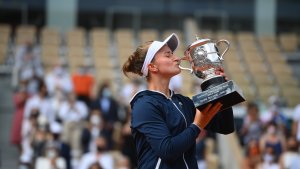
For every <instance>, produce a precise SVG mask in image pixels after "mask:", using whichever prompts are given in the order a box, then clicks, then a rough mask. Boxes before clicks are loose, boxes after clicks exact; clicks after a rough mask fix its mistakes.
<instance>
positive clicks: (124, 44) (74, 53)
mask: <svg viewBox="0 0 300 169" xmlns="http://www.w3.org/2000/svg"><path fill="white" fill-rule="evenodd" d="M172 32H176V33H177V35H178V36H179V38H180V40H181V41H182V42H183V43H182V44H185V43H184V42H185V41H186V39H185V37H184V36H183V33H182V32H181V31H178V30H167V31H164V32H160V33H159V32H158V31H157V30H155V29H144V30H141V31H140V32H138V34H135V33H134V32H133V31H132V30H129V29H119V30H116V31H114V32H110V31H108V30H106V29H103V28H93V29H91V30H90V31H89V32H86V31H85V30H84V29H80V28H77V29H74V30H72V31H69V32H66V33H65V34H62V33H61V32H60V31H58V30H56V29H51V28H43V29H41V30H40V31H39V36H37V29H36V28H35V27H33V26H20V27H18V28H17V29H16V30H15V36H14V37H15V38H10V37H11V35H12V29H11V28H10V27H9V26H8V25H6V26H5V25H1V26H0V55H1V57H0V58H1V61H3V60H4V58H3V57H4V56H5V53H7V52H8V51H7V50H8V47H7V46H8V44H9V41H10V39H13V42H14V44H15V45H18V44H20V43H21V42H24V41H26V40H31V41H34V42H38V44H40V47H41V57H42V62H43V63H44V64H45V66H51V65H53V64H55V63H57V61H58V60H60V59H61V58H65V59H66V62H67V63H68V64H69V66H70V71H72V72H73V71H76V69H77V67H78V66H79V65H82V64H84V63H87V64H90V65H93V66H94V67H95V69H96V72H102V73H103V74H101V77H107V76H108V77H109V75H110V74H111V73H110V72H114V71H115V70H117V71H120V68H121V66H122V64H123V63H124V62H125V61H126V59H127V58H128V56H130V55H131V54H132V53H133V50H134V48H135V46H137V44H139V43H141V42H145V41H147V40H154V39H164V38H165V37H166V36H168V35H169V34H171V33H172ZM192 32H194V33H195V34H197V33H198V32H199V35H201V36H199V37H200V38H211V39H216V40H218V39H227V40H229V41H230V42H231V46H230V50H229V52H228V53H227V54H226V55H225V57H224V58H225V61H224V65H225V67H226V72H228V74H229V75H230V76H231V77H232V78H233V79H234V80H236V81H237V83H238V84H240V85H241V87H242V89H243V91H246V92H245V93H246V95H247V97H248V98H251V99H255V98H256V96H257V94H259V95H260V97H261V98H262V100H263V101H266V100H267V98H268V97H269V96H270V95H272V94H277V93H276V91H279V94H280V95H282V96H284V97H285V98H286V99H287V100H288V99H289V97H288V96H289V95H288V94H287V93H291V92H286V90H285V89H286V88H287V86H288V87H290V86H293V87H294V88H295V89H298V82H297V80H295V78H293V75H292V70H291V68H290V66H289V65H288V64H287V62H286V61H285V59H284V58H283V57H282V54H283V52H289V51H296V50H297V47H298V42H297V40H295V38H296V37H297V36H291V35H290V34H280V35H279V36H278V37H256V36H255V35H254V34H253V33H252V32H239V33H237V34H234V33H233V32H222V31H220V32H217V33H213V32H211V31H199V30H193V31H192ZM2 35H3V36H2ZM136 35H138V36H136ZM160 37H161V38H160ZM296 39H297V38H296ZM278 42H279V43H278ZM289 45H290V46H289ZM184 47H185V46H184V45H180V47H179V49H178V50H177V52H176V54H177V55H178V56H182V54H183V51H184ZM221 50H222V49H221ZM113 56H117V60H114V58H115V57H113ZM2 63H3V62H2ZM104 70H107V71H104ZM118 73H120V72H118ZM97 77H98V76H97ZM284 78H288V79H289V80H285V79H284ZM183 79H184V82H190V83H188V84H190V85H186V84H187V83H186V84H185V85H183V87H184V89H183V91H184V92H185V93H190V92H191V89H192V87H193V86H192V84H193V83H192V81H193V80H194V78H193V76H191V75H189V74H187V75H183ZM122 80H124V81H125V79H122ZM274 84H275V85H274ZM265 88H267V89H268V90H266V89H265ZM278 89H279V90H278ZM274 91H275V92H274ZM295 97H298V96H295ZM295 97H293V98H295ZM291 100H293V99H290V102H292V101H291Z"/></svg>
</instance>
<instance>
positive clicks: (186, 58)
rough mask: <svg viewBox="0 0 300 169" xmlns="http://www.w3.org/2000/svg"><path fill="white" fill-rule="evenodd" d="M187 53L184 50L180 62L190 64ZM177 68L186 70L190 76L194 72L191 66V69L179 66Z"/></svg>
mask: <svg viewBox="0 0 300 169" xmlns="http://www.w3.org/2000/svg"><path fill="white" fill-rule="evenodd" d="M188 55H189V52H188V50H186V51H185V52H184V57H182V58H181V59H180V62H181V61H182V60H186V61H188V62H190V64H191V61H190V60H189V56H188ZM179 68H180V69H181V70H188V71H190V73H191V74H192V73H193V72H194V70H193V69H192V66H191V68H186V67H182V66H181V65H179Z"/></svg>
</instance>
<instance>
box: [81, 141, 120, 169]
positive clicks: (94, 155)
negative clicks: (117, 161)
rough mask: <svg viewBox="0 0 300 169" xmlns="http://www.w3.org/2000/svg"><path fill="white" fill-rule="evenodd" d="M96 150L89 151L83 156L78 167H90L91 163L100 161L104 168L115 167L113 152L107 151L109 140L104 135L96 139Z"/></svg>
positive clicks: (85, 168) (110, 168) (84, 168)
mask: <svg viewBox="0 0 300 169" xmlns="http://www.w3.org/2000/svg"><path fill="white" fill-rule="evenodd" d="M95 144H96V146H97V151H96V152H89V153H86V154H84V155H83V156H82V158H81V161H80V163H79V167H78V169H89V167H90V166H91V165H93V164H94V163H96V162H98V163H99V164H100V166H101V167H102V168H103V169H113V168H115V167H114V160H113V157H112V155H111V154H109V153H108V152H107V142H106V139H105V138H104V137H102V136H99V137H98V138H97V140H96V141H95Z"/></svg>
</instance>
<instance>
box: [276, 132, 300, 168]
mask: <svg viewBox="0 0 300 169" xmlns="http://www.w3.org/2000/svg"><path fill="white" fill-rule="evenodd" d="M299 162H300V154H299V144H298V143H297V140H296V138H295V137H289V138H288V140H287V151H285V152H284V153H283V154H282V155H281V157H280V160H279V164H280V167H281V168H287V169H300V165H299Z"/></svg>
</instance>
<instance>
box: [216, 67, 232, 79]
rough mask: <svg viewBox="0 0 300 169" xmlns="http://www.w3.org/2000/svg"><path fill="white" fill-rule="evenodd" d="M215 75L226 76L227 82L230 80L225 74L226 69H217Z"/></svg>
mask: <svg viewBox="0 0 300 169" xmlns="http://www.w3.org/2000/svg"><path fill="white" fill-rule="evenodd" d="M215 74H216V75H221V76H224V78H225V80H229V79H228V77H227V76H226V74H225V72H224V69H223V68H221V67H219V68H216V70H215Z"/></svg>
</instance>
